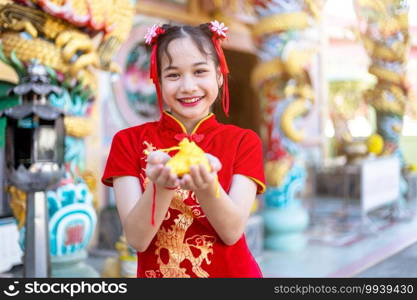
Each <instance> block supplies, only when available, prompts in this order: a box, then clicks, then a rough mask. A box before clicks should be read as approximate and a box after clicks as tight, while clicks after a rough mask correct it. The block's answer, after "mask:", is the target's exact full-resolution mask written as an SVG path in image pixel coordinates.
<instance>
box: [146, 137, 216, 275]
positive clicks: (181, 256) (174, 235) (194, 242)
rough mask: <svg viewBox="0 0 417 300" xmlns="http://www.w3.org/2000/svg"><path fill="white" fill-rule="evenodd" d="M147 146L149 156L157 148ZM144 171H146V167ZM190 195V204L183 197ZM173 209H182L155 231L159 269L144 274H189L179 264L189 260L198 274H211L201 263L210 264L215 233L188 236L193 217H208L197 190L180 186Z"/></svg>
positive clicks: (166, 217)
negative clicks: (195, 192)
mask: <svg viewBox="0 0 417 300" xmlns="http://www.w3.org/2000/svg"><path fill="white" fill-rule="evenodd" d="M144 145H145V146H146V149H145V150H144V151H143V153H144V154H145V158H144V159H145V161H146V157H147V156H148V155H149V153H150V152H151V151H155V150H157V149H156V147H154V146H153V145H152V144H151V143H149V142H146V141H145V142H144ZM143 171H145V170H144V169H143ZM143 180H144V183H145V186H146V183H147V182H148V180H149V179H148V178H144V179H143ZM189 197H190V198H191V199H192V200H194V201H195V203H197V205H192V206H188V205H187V204H185V203H184V200H186V199H188V198H189ZM170 208H171V209H174V210H177V211H179V212H180V213H179V214H178V215H177V217H176V218H175V219H174V224H173V225H172V226H171V227H170V228H169V229H165V228H163V227H161V228H160V229H159V231H158V232H157V234H156V237H157V240H156V242H155V246H156V250H155V255H156V256H157V263H158V265H159V270H146V271H145V276H146V277H148V278H150V277H170V278H178V277H183V278H188V277H190V275H189V274H187V269H186V268H184V267H180V264H181V263H182V262H184V261H186V260H188V261H189V262H190V263H191V266H192V271H193V272H194V274H195V275H196V276H197V277H202V278H206V277H208V276H209V273H207V272H206V271H205V270H204V269H203V268H202V266H201V265H202V263H203V262H204V261H205V262H206V263H207V264H211V260H210V259H209V254H211V255H212V254H213V245H214V243H215V242H216V237H214V236H210V235H198V234H196V235H193V236H192V237H189V238H187V239H185V235H186V232H187V230H188V228H189V227H190V226H191V224H192V223H193V221H194V218H203V217H205V215H204V213H203V211H202V210H201V207H200V205H199V204H198V200H197V198H196V197H195V194H194V192H191V191H187V190H182V189H177V191H176V193H175V196H174V198H173V199H172V201H171V205H170ZM170 217H171V214H170V212H169V211H168V212H167V215H166V216H165V220H169V218H170ZM192 249H193V250H194V252H195V253H197V257H196V256H195V255H194V254H193V251H192ZM162 251H165V253H167V254H168V259H167V261H166V262H164V261H163V260H162V258H161V252H162Z"/></svg>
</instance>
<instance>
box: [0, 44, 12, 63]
mask: <svg viewBox="0 0 417 300" xmlns="http://www.w3.org/2000/svg"><path fill="white" fill-rule="evenodd" d="M0 60H1V61H2V62H4V63H5V64H6V65H10V61H9V59H8V58H7V57H6V55H4V51H3V45H2V44H1V43H0Z"/></svg>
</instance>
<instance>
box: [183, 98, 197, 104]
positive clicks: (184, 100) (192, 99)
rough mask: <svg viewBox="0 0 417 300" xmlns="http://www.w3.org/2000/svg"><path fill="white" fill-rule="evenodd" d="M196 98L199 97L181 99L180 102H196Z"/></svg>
mask: <svg viewBox="0 0 417 300" xmlns="http://www.w3.org/2000/svg"><path fill="white" fill-rule="evenodd" d="M198 100H200V97H197V98H191V99H181V102H185V103H194V102H197V101H198Z"/></svg>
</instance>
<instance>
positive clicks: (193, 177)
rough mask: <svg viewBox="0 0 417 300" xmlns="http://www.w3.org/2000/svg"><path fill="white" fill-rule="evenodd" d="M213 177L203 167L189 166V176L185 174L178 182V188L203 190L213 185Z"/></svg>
mask: <svg viewBox="0 0 417 300" xmlns="http://www.w3.org/2000/svg"><path fill="white" fill-rule="evenodd" d="M213 179H214V175H213V174H212V173H209V172H208V170H207V169H206V167H204V166H203V165H198V166H191V168H190V174H185V175H184V176H183V178H182V179H181V180H180V186H181V188H183V189H187V190H193V191H196V190H204V189H207V188H209V187H210V186H211V185H212V184H213Z"/></svg>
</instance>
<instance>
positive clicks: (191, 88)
mask: <svg viewBox="0 0 417 300" xmlns="http://www.w3.org/2000/svg"><path fill="white" fill-rule="evenodd" d="M196 89H197V83H196V81H195V80H194V78H193V77H192V76H190V75H184V76H183V77H182V79H181V92H182V93H185V94H189V93H192V92H195V91H196Z"/></svg>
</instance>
